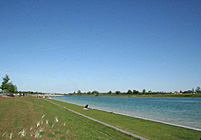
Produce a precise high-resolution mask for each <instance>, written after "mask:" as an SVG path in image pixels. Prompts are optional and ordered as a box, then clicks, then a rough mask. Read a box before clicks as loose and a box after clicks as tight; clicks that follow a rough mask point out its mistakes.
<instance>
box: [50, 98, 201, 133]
mask: <svg viewBox="0 0 201 140" xmlns="http://www.w3.org/2000/svg"><path fill="white" fill-rule="evenodd" d="M52 99H53V100H56V101H61V100H57V99H55V98H52ZM61 102H65V103H70V104H74V105H78V106H82V105H81V104H76V103H71V102H66V101H61ZM92 109H96V110H100V111H105V112H109V113H111V112H112V111H108V110H104V109H99V108H92ZM112 113H115V114H119V115H124V116H128V117H134V118H138V119H143V120H148V121H152V122H157V123H162V124H167V125H172V126H177V127H182V128H187V129H191V130H196V131H201V129H199V128H194V127H190V126H184V125H179V124H173V123H169V122H164V121H159V120H154V119H148V118H145V117H139V116H134V115H128V114H124V113H119V112H112Z"/></svg>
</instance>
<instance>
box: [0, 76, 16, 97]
mask: <svg viewBox="0 0 201 140" xmlns="http://www.w3.org/2000/svg"><path fill="white" fill-rule="evenodd" d="M9 80H10V78H9V76H8V75H7V74H6V76H5V77H4V78H3V82H2V84H1V87H0V88H1V89H2V90H3V91H6V90H7V91H8V92H10V93H14V92H17V86H16V85H13V83H12V82H9Z"/></svg>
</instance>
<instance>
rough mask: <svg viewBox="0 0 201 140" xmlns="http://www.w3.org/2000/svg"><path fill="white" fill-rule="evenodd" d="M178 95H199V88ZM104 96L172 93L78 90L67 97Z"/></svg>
mask: <svg viewBox="0 0 201 140" xmlns="http://www.w3.org/2000/svg"><path fill="white" fill-rule="evenodd" d="M174 93H177V91H175V92H174ZM180 93H182V94H187V93H201V90H200V87H197V88H196V90H194V88H193V89H192V90H187V91H182V90H180ZM105 94H109V95H112V94H113V95H167V94H173V92H164V91H156V92H155V91H151V90H148V91H146V89H143V90H142V91H141V92H140V91H138V90H130V89H129V90H128V91H127V92H121V91H118V90H117V91H115V92H112V91H109V92H102V93H100V92H98V91H96V90H94V91H88V92H81V90H78V91H77V92H74V93H69V95H77V96H81V95H94V96H98V95H105Z"/></svg>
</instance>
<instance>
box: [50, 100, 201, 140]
mask: <svg viewBox="0 0 201 140" xmlns="http://www.w3.org/2000/svg"><path fill="white" fill-rule="evenodd" d="M51 101H53V102H55V103H57V104H60V105H62V106H65V107H67V108H70V109H72V110H75V111H77V112H80V113H82V114H84V115H87V116H89V117H92V118H94V119H97V120H100V121H102V122H105V123H108V124H111V125H113V126H116V127H119V128H121V129H124V130H127V131H129V132H132V133H134V134H137V135H140V136H142V137H145V138H148V139H153V140H185V139H189V140H194V139H195V140H196V139H200V138H201V132H200V131H196V130H191V129H187V128H182V127H177V126H172V125H167V124H163V123H158V122H153V121H148V120H143V119H138V118H134V117H129V116H124V115H119V114H115V113H110V112H105V111H100V110H96V109H90V110H87V111H86V110H83V107H82V106H78V105H74V104H69V103H64V102H61V101H56V100H51Z"/></svg>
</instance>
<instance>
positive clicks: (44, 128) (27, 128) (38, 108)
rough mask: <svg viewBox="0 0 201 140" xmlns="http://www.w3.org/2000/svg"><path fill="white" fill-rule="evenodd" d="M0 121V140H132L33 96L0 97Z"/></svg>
mask: <svg viewBox="0 0 201 140" xmlns="http://www.w3.org/2000/svg"><path fill="white" fill-rule="evenodd" d="M44 114H45V116H44V118H42V116H43V115H44ZM0 118H1V119H0V126H1V127H0V139H9V138H10V137H11V136H12V139H33V138H34V137H35V136H38V137H41V138H37V139H70V140H71V139H73V140H76V139H77V140H85V139H86V140H89V139H93V140H95V139H103V140H111V139H119V140H122V139H128V140H129V139H135V138H133V137H131V136H128V135H126V134H123V133H121V132H118V131H116V130H114V129H112V128H109V127H106V126H104V125H101V124H99V123H96V122H94V121H91V120H89V119H86V118H84V117H82V116H79V115H76V114H74V113H72V112H70V111H67V110H65V109H62V108H60V107H57V106H55V105H53V104H51V103H48V102H46V101H45V100H43V99H36V98H34V97H20V98H19V97H15V98H0ZM56 118H58V122H56ZM47 120H48V124H47ZM37 123H40V125H39V126H38V127H37V126H36V124H37ZM23 130H24V132H25V133H26V134H25V136H23ZM20 133H21V134H20ZM31 135H32V136H31Z"/></svg>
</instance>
